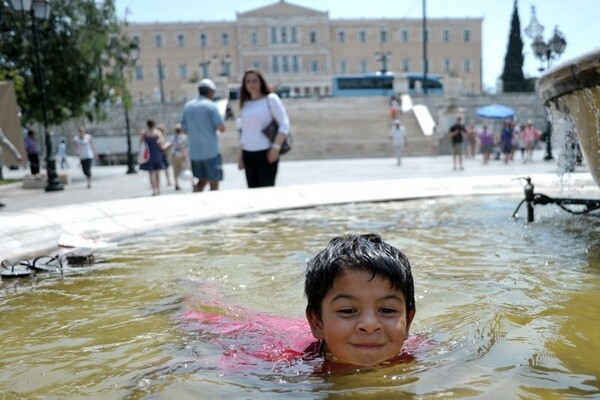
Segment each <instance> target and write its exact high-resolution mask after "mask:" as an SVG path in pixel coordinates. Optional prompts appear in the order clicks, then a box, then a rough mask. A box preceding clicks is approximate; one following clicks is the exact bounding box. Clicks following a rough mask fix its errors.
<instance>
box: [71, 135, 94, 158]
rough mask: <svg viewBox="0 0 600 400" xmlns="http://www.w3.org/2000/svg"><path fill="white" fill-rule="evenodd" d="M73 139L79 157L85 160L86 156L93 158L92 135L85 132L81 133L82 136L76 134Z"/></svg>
mask: <svg viewBox="0 0 600 400" xmlns="http://www.w3.org/2000/svg"><path fill="white" fill-rule="evenodd" d="M73 141H74V142H75V143H76V144H77V153H78V155H79V158H80V159H82V160H86V159H88V158H94V150H93V149H92V135H90V134H88V133H86V134H84V135H83V138H81V137H79V135H77V136H75V137H74V138H73Z"/></svg>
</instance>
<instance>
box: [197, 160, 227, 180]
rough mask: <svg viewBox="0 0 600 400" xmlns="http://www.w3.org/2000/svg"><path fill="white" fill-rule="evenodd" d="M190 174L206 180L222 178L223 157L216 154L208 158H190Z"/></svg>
mask: <svg viewBox="0 0 600 400" xmlns="http://www.w3.org/2000/svg"><path fill="white" fill-rule="evenodd" d="M192 174H194V177H195V178H198V179H206V180H207V181H222V180H223V158H222V157H221V155H220V154H219V155H217V156H216V157H214V158H211V159H208V160H192Z"/></svg>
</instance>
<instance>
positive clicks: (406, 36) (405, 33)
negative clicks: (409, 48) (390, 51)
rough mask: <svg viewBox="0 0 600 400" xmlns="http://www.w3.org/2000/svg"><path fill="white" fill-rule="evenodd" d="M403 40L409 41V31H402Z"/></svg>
mask: <svg viewBox="0 0 600 400" xmlns="http://www.w3.org/2000/svg"><path fill="white" fill-rule="evenodd" d="M402 41H403V42H408V31H402Z"/></svg>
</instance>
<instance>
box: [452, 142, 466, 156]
mask: <svg viewBox="0 0 600 400" xmlns="http://www.w3.org/2000/svg"><path fill="white" fill-rule="evenodd" d="M463 146H464V145H463V143H462V142H460V143H454V144H453V145H452V150H453V151H454V154H458V155H461V156H462V153H463Z"/></svg>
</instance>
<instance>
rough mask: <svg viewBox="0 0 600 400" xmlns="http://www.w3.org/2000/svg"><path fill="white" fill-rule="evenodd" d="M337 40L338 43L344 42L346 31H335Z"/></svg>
mask: <svg viewBox="0 0 600 400" xmlns="http://www.w3.org/2000/svg"><path fill="white" fill-rule="evenodd" d="M337 41H338V43H344V42H345V41H346V32H344V31H338V33H337Z"/></svg>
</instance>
